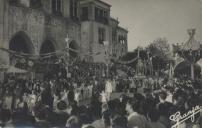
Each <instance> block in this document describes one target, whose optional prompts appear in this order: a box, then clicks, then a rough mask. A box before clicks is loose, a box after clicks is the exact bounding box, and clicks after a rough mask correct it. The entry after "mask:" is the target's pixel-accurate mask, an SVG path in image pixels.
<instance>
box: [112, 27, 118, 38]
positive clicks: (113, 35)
mask: <svg viewBox="0 0 202 128" xmlns="http://www.w3.org/2000/svg"><path fill="white" fill-rule="evenodd" d="M116 35H117V32H116V29H113V30H112V41H116Z"/></svg>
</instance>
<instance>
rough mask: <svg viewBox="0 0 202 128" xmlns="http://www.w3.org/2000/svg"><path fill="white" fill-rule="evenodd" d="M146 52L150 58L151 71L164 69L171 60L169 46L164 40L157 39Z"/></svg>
mask: <svg viewBox="0 0 202 128" xmlns="http://www.w3.org/2000/svg"><path fill="white" fill-rule="evenodd" d="M147 50H148V51H149V52H150V55H151V56H152V58H153V59H152V63H153V69H154V70H157V71H160V70H162V69H166V68H167V67H168V66H167V65H168V64H169V61H170V59H171V51H170V45H169V43H168V41H167V39H166V38H157V39H156V40H154V41H153V42H152V43H151V44H150V45H149V46H148V47H147Z"/></svg>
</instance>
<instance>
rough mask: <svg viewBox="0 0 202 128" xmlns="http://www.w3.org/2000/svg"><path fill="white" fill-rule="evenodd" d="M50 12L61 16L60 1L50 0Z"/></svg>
mask: <svg viewBox="0 0 202 128" xmlns="http://www.w3.org/2000/svg"><path fill="white" fill-rule="evenodd" d="M52 12H53V13H54V14H60V15H61V0H52Z"/></svg>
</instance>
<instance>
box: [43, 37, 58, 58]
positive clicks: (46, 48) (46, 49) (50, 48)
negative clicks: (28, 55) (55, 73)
mask: <svg viewBox="0 0 202 128" xmlns="http://www.w3.org/2000/svg"><path fill="white" fill-rule="evenodd" d="M51 52H55V46H54V45H53V43H52V41H50V40H46V41H44V42H43V44H42V45H41V49H40V55H41V54H46V53H51Z"/></svg>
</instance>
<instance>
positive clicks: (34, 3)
mask: <svg viewBox="0 0 202 128" xmlns="http://www.w3.org/2000/svg"><path fill="white" fill-rule="evenodd" d="M30 6H31V7H32V8H40V7H41V0H31V1H30Z"/></svg>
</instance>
